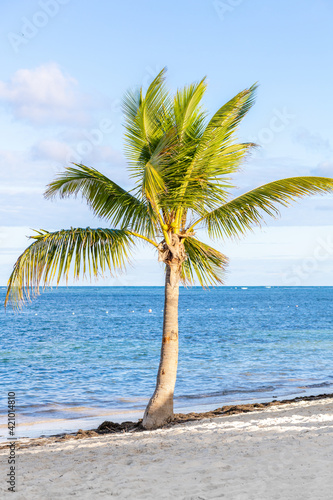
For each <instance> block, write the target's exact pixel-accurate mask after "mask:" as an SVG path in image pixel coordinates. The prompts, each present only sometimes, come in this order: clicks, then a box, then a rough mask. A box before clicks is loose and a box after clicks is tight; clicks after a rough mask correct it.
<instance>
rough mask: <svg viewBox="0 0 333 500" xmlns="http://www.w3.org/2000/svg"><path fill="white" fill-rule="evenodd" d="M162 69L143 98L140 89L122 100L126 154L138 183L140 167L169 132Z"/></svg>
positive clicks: (167, 99)
mask: <svg viewBox="0 0 333 500" xmlns="http://www.w3.org/2000/svg"><path fill="white" fill-rule="evenodd" d="M165 71H166V69H165V68H164V69H163V70H162V71H161V72H160V73H159V74H158V75H157V76H156V78H155V79H154V80H153V81H152V83H151V84H150V85H149V87H148V89H147V92H146V94H145V96H144V95H143V91H142V89H141V90H140V91H139V94H138V93H133V92H128V93H127V95H126V96H125V98H124V100H123V110H124V114H125V129H126V132H125V154H126V157H127V159H128V163H129V170H130V175H131V177H132V178H134V179H136V180H137V181H139V182H140V179H141V177H142V172H141V170H140V168H138V167H140V166H141V167H142V166H143V165H145V164H146V163H147V161H149V159H150V157H151V154H152V152H153V151H154V149H155V146H156V144H157V143H158V142H159V141H160V139H161V138H162V137H163V135H164V134H165V133H166V132H167V131H168V130H169V128H170V126H169V120H170V118H169V113H168V108H169V106H170V103H169V96H168V92H167V91H166V89H165V85H164V81H165Z"/></svg>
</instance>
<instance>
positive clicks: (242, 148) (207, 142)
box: [174, 85, 257, 215]
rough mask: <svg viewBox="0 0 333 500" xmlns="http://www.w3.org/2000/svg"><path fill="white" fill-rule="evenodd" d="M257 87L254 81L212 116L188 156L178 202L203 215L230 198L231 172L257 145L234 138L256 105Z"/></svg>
mask: <svg viewBox="0 0 333 500" xmlns="http://www.w3.org/2000/svg"><path fill="white" fill-rule="evenodd" d="M256 88H257V87H256V85H253V86H252V87H250V88H249V89H245V90H244V91H242V92H240V93H239V94H237V95H236V96H235V97H234V98H233V99H231V100H230V101H229V102H228V103H227V104H225V105H224V106H222V107H221V108H220V109H219V110H218V111H217V112H216V113H215V115H214V116H213V117H212V118H211V120H210V121H209V123H208V125H207V126H206V128H205V129H204V131H203V133H202V136H201V137H200V139H199V140H198V141H196V144H195V146H196V147H195V150H194V151H193V152H192V154H188V155H187V157H186V160H187V161H186V162H185V167H186V168H185V171H182V172H181V175H180V178H181V180H180V182H179V184H178V186H179V187H178V188H177V189H175V190H174V198H175V204H177V203H178V206H183V207H187V208H191V209H192V210H194V211H196V212H197V213H199V214H201V215H202V214H203V213H204V211H207V210H212V209H213V208H215V207H216V206H217V205H218V204H221V203H224V202H225V201H226V197H227V193H228V189H230V187H232V185H231V182H230V179H229V174H230V173H233V172H235V171H237V170H238V168H239V166H240V164H241V162H242V160H243V159H244V158H245V157H246V156H247V154H248V153H249V152H250V150H251V149H252V148H253V147H254V146H255V144H253V143H240V144H237V143H233V141H232V139H233V133H234V132H235V130H236V128H237V126H238V124H239V122H240V120H241V119H242V118H243V117H244V115H245V114H246V113H247V112H248V111H249V109H250V108H251V106H252V105H253V102H254V98H255V92H256Z"/></svg>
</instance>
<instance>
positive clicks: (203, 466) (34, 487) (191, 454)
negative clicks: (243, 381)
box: [0, 399, 333, 500]
mask: <svg viewBox="0 0 333 500" xmlns="http://www.w3.org/2000/svg"><path fill="white" fill-rule="evenodd" d="M23 442H24V443H28V442H29V440H22V443H23ZM0 454H1V485H0V487H1V489H0V492H1V496H3V495H4V494H5V495H6V497H7V494H8V495H9V494H10V493H9V492H7V491H6V489H7V486H6V482H5V481H6V479H5V478H6V474H7V472H8V470H7V469H8V464H7V457H8V450H4V449H2V450H0ZM17 466H18V467H17V478H18V479H17V488H16V489H17V493H16V494H15V499H17V500H21V499H22V500H23V499H24V500H25V499H28V500H30V499H31V500H32V499H50V500H55V499H59V498H61V499H69V498H73V497H77V498H80V499H91V498H98V499H107V498H119V499H131V500H132V499H133V500H134V499H135V500H139V499H144V500H147V499H177V500H178V499H184V500H204V499H220V498H228V499H230V500H256V499H259V498H260V499H264V500H273V499H274V500H275V499H276V500H277V499H279V500H280V499H281V500H298V499H302V500H304V499H316V500H328V499H330V498H332V491H333V399H325V400H319V401H310V402H297V403H291V404H287V405H283V406H279V407H270V408H267V409H265V410H263V411H255V412H251V413H246V414H239V415H231V416H225V417H218V418H214V419H205V420H200V421H195V422H188V423H185V424H181V425H177V426H175V427H171V428H166V429H161V430H157V431H150V432H148V431H146V432H138V433H133V434H131V433H126V434H111V435H105V436H101V437H99V436H98V437H91V438H85V439H80V440H69V441H64V442H61V443H59V442H57V443H49V442H47V443H46V444H43V445H42V446H35V445H33V446H30V447H28V448H22V449H18V450H17ZM6 493H7V494H6Z"/></svg>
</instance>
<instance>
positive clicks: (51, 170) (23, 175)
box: [0, 0, 333, 286]
mask: <svg viewBox="0 0 333 500" xmlns="http://www.w3.org/2000/svg"><path fill="white" fill-rule="evenodd" d="M0 9H1V11H0V12H1V20H2V23H1V33H0V34H1V67H0V110H1V113H0V128H1V135H0V137H1V139H0V173H1V177H0V285H1V286H5V285H6V283H7V280H8V278H9V275H10V273H11V270H12V267H13V265H14V263H15V261H16V259H17V257H18V256H19V255H20V254H21V253H22V251H23V250H24V249H25V248H26V247H27V245H28V244H29V243H30V242H29V240H28V239H27V236H29V235H31V234H33V231H32V230H33V229H41V228H42V229H47V230H49V231H55V230H57V229H62V228H69V227H87V226H90V227H103V224H104V223H103V222H102V221H101V220H98V219H96V218H95V217H94V216H93V215H92V213H91V212H90V211H89V209H88V207H87V206H86V204H85V203H84V202H83V201H81V199H79V198H78V199H69V200H56V201H49V200H45V199H44V198H43V192H44V190H45V186H46V184H47V183H49V182H50V181H51V180H53V179H54V177H55V176H56V175H57V173H58V172H60V171H62V170H63V169H64V167H65V166H66V165H69V164H70V162H72V161H75V162H82V163H84V164H87V165H90V166H93V167H95V168H97V169H98V170H101V171H102V172H103V173H105V174H106V175H107V176H108V177H111V178H112V179H113V180H114V181H116V182H118V183H120V184H121V185H122V186H123V187H125V188H129V187H130V186H131V184H130V181H129V179H128V175H127V170H126V161H125V158H124V154H123V134H124V129H123V126H122V123H123V121H122V115H121V107H120V103H121V99H122V97H123V95H124V93H125V92H126V90H128V89H129V88H135V87H138V86H139V87H140V86H142V87H143V88H144V89H146V88H147V86H148V85H149V83H150V81H151V80H152V79H153V78H154V76H155V75H156V74H157V73H158V72H159V71H160V70H161V69H162V68H163V67H165V66H166V67H167V69H168V70H167V84H168V86H169V88H170V90H171V91H175V90H176V89H177V88H180V87H183V86H184V85H186V84H189V83H191V82H194V81H198V80H201V79H202V77H203V76H206V77H207V82H208V89H207V92H206V96H205V99H204V104H205V106H206V108H207V110H208V111H209V114H210V115H212V114H213V113H214V112H215V111H216V110H217V109H218V108H219V107H221V106H222V105H223V104H224V103H225V102H227V101H228V100H229V99H230V98H231V97H233V96H234V95H235V94H236V93H238V92H239V91H241V90H243V89H244V88H247V87H249V86H250V85H252V84H253V83H255V82H258V83H259V88H258V92H257V99H256V104H255V105H254V107H253V108H252V109H251V111H250V112H249V113H248V115H247V116H246V118H245V119H244V120H243V122H242V124H241V126H240V129H239V133H238V137H239V139H241V140H245V141H250V140H251V141H255V142H256V143H258V144H259V145H260V148H258V150H257V151H256V153H255V154H253V155H252V157H251V158H250V159H248V160H247V161H246V163H245V164H244V165H243V167H242V171H241V173H240V174H237V176H236V177H235V184H236V185H237V188H238V189H237V190H236V191H235V193H239V192H245V191H247V190H249V189H251V188H254V187H256V186H258V185H261V184H264V183H266V182H269V181H271V180H275V179H279V178H284V177H292V176H297V175H322V176H327V177H333V139H332V132H333V123H332V98H331V89H332V80H333V65H332V53H333V34H332V27H331V26H332V19H333V2H332V1H331V0H293V1H292V2H291V1H290V0H289V1H287V0H279V1H276V0H275V1H273V0H266V1H265V2H263V1H262V0H225V1H224V0H223V1H222V0H221V1H211V0H178V1H175V0H169V1H168V2H156V1H150V0H149V1H141V2H138V1H135V0H127V1H124V2H106V1H104V2H103V1H101V0H99V1H96V2H92V1H88V0H39V1H34V0H24V1H23V0H21V1H20V0H17V1H15V2H1V7H0ZM332 215H333V195H325V196H313V197H309V198H306V199H304V200H301V201H299V202H298V203H295V204H294V205H293V207H291V208H288V209H283V210H281V218H279V219H278V220H272V219H270V220H267V225H266V226H264V227H263V228H262V229H255V230H254V231H253V232H252V233H250V234H249V235H248V236H247V237H245V238H243V239H242V240H239V241H228V240H226V241H215V242H214V243H213V245H214V246H215V247H216V248H218V249H219V250H220V251H222V252H223V253H225V254H226V255H227V256H228V257H229V267H228V272H227V274H226V277H225V284H226V285H230V286H238V285H239V286H241V285H248V286H251V285H265V286H272V285H281V286H283V285H294V286H311V285H333V221H332ZM104 226H105V224H104ZM200 236H202V238H206V236H205V235H204V234H202V235H201V234H200ZM207 241H208V240H207ZM163 283H164V275H163V268H162V267H161V265H160V264H159V263H158V262H157V256H156V254H155V253H154V251H150V250H149V249H147V248H146V247H143V246H140V247H139V248H138V251H137V253H136V255H135V257H134V258H133V260H132V263H131V265H130V266H129V268H128V272H127V273H126V274H122V275H120V276H118V277H117V278H108V277H106V278H104V279H102V280H100V281H99V282H98V283H95V282H94V281H93V282H92V284H100V285H137V286H139V285H162V284H163ZM78 284H80V285H82V284H90V282H89V281H82V282H79V283H78Z"/></svg>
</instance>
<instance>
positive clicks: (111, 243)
mask: <svg viewBox="0 0 333 500" xmlns="http://www.w3.org/2000/svg"><path fill="white" fill-rule="evenodd" d="M31 238H32V239H33V240H35V241H34V243H32V244H31V245H30V246H29V247H28V248H27V249H26V250H25V251H24V252H23V253H22V254H21V255H20V257H19V258H18V259H17V261H16V263H15V265H14V269H13V272H12V274H11V276H10V278H9V281H8V289H7V295H6V301H5V305H7V304H8V303H9V302H11V303H12V305H13V306H20V305H21V304H23V303H24V302H25V300H26V299H28V300H29V299H30V297H31V296H36V295H37V294H38V293H39V288H40V285H41V284H42V285H43V286H44V288H45V287H46V286H49V285H51V284H52V283H53V282H54V281H56V283H57V285H58V284H59V282H60V280H61V279H63V278H64V279H65V280H66V282H68V277H69V274H70V273H71V274H72V276H73V278H74V279H78V278H79V277H84V276H86V275H87V274H88V275H89V276H90V277H92V276H95V277H97V275H98V273H99V272H100V271H101V272H102V273H104V272H105V271H106V270H107V269H108V270H109V271H110V273H111V275H112V273H114V272H115V271H117V270H118V271H120V270H122V269H124V267H125V265H126V263H127V261H128V258H129V257H130V254H131V248H132V247H133V244H134V240H135V238H134V236H133V235H132V234H131V233H129V231H126V230H122V229H100V228H98V229H91V228H89V227H88V228H85V229H82V228H72V229H67V230H65V229H63V230H60V231H56V232H53V233H49V232H47V231H44V230H40V231H36V234H35V235H33V236H31Z"/></svg>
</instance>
